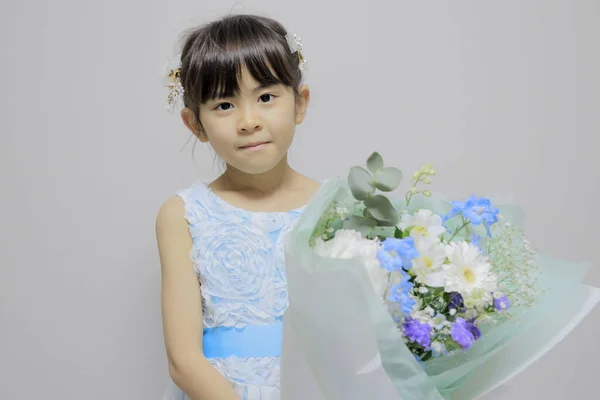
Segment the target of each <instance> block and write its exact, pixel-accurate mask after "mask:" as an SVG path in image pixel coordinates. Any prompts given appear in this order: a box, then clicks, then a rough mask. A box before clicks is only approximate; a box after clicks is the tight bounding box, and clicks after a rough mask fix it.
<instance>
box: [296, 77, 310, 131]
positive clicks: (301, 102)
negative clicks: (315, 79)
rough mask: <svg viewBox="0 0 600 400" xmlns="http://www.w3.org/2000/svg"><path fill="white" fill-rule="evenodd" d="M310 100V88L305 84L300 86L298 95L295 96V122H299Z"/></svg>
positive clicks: (304, 114) (302, 118)
mask: <svg viewBox="0 0 600 400" xmlns="http://www.w3.org/2000/svg"><path fill="white" fill-rule="evenodd" d="M309 102H310V89H309V88H308V86H306V85H302V86H300V88H299V89H298V95H297V96H296V124H297V125H298V124H301V123H302V121H304V117H305V116H306V111H307V110H308V103H309Z"/></svg>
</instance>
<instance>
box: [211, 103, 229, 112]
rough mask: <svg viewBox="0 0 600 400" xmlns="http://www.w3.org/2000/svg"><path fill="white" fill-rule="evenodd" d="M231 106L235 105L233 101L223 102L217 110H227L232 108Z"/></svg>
mask: <svg viewBox="0 0 600 400" xmlns="http://www.w3.org/2000/svg"><path fill="white" fill-rule="evenodd" d="M231 107H233V104H231V103H221V104H219V105H218V106H216V107H215V110H219V111H227V110H230V109H231Z"/></svg>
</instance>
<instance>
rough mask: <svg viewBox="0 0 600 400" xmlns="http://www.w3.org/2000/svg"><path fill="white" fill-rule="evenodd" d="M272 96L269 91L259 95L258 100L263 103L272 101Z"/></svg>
mask: <svg viewBox="0 0 600 400" xmlns="http://www.w3.org/2000/svg"><path fill="white" fill-rule="evenodd" d="M273 98H274V96H273V95H272V94H270V93H266V94H263V95H262V96H260V97H259V99H260V101H262V102H263V103H268V102H269V101H273Z"/></svg>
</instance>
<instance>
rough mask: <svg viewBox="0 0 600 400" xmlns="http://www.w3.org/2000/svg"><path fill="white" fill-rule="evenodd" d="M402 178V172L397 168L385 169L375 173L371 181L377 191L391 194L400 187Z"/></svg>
mask: <svg viewBox="0 0 600 400" xmlns="http://www.w3.org/2000/svg"><path fill="white" fill-rule="evenodd" d="M402 177H403V175H402V171H400V170H399V169H398V168H394V167H385V168H383V169H381V170H379V171H377V172H376V173H375V175H374V176H373V180H374V181H375V187H376V188H377V189H379V190H381V191H382V192H391V191H393V190H396V189H397V188H398V186H400V182H402Z"/></svg>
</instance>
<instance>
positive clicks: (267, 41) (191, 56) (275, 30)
mask: <svg viewBox="0 0 600 400" xmlns="http://www.w3.org/2000/svg"><path fill="white" fill-rule="evenodd" d="M286 35H287V31H286V30H285V28H284V27H283V26H282V25H281V24H280V23H279V22H277V21H274V20H272V19H270V18H266V17H261V16H255V15H231V16H227V17H224V18H222V19H219V20H217V21H214V22H211V23H209V24H207V25H204V26H201V27H199V28H195V29H193V30H192V31H191V32H190V33H189V34H188V35H187V37H186V39H185V42H184V45H183V50H182V53H181V84H182V85H183V89H184V95H183V102H184V105H185V106H186V107H188V108H190V109H191V110H193V112H194V115H195V117H196V120H197V121H198V122H199V121H200V115H199V111H200V110H199V109H200V104H203V103H205V102H207V101H209V100H212V99H215V98H220V97H230V96H233V95H235V94H236V93H237V92H238V91H239V80H240V77H241V73H242V69H243V67H245V68H247V69H248V72H249V73H250V74H251V75H252V77H253V78H254V79H255V80H256V81H257V82H259V83H260V84H262V85H271V84H284V85H286V86H289V87H291V88H293V90H294V92H295V93H297V90H298V87H299V86H300V83H301V80H302V72H301V70H300V68H299V57H298V54H297V53H295V52H292V50H291V48H290V45H289V44H288V41H287V38H286Z"/></svg>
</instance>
